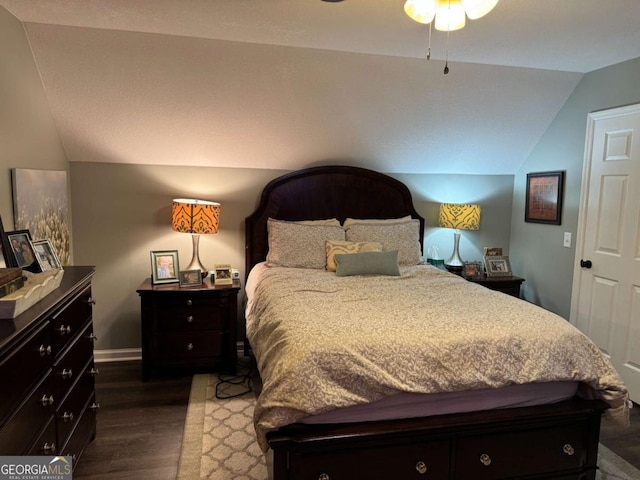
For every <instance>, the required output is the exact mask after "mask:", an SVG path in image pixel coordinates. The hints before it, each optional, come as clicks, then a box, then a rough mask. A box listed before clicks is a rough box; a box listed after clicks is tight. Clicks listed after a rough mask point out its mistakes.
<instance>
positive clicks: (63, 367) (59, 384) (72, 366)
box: [53, 323, 93, 401]
mask: <svg viewBox="0 0 640 480" xmlns="http://www.w3.org/2000/svg"><path fill="white" fill-rule="evenodd" d="M92 332H93V324H91V323H90V324H88V325H87V326H86V327H85V329H84V330H83V331H82V332H81V333H80V334H79V335H77V336H76V338H75V339H74V341H73V343H72V344H71V346H70V348H69V349H67V350H66V351H65V352H64V354H63V356H62V357H60V358H59V359H58V360H56V362H55V364H54V366H53V374H54V376H55V379H56V398H58V399H60V400H61V401H62V399H63V398H64V396H65V395H66V394H67V391H68V390H69V388H71V385H73V382H75V380H76V378H78V376H80V375H82V374H83V369H84V367H85V365H87V363H88V362H89V361H90V360H91V359H92V358H93V340H92V339H91V338H90V335H91V333H92Z"/></svg>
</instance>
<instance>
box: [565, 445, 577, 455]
mask: <svg viewBox="0 0 640 480" xmlns="http://www.w3.org/2000/svg"><path fill="white" fill-rule="evenodd" d="M562 451H563V452H564V453H566V454H567V455H569V456H571V455H573V454H574V453H576V451H575V450H574V449H573V447H572V446H571V444H569V443H567V444H565V446H564V447H562Z"/></svg>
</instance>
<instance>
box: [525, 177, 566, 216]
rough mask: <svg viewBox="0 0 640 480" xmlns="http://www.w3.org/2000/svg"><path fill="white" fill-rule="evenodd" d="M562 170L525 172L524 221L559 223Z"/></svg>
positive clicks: (562, 185)
mask: <svg viewBox="0 0 640 480" xmlns="http://www.w3.org/2000/svg"><path fill="white" fill-rule="evenodd" d="M563 187H564V171H556V172H535V173H528V174H527V190H526V201H525V208H524V221H525V222H528V223H547V224H551V225H560V224H561V222H562V190H563Z"/></svg>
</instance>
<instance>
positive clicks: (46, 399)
mask: <svg viewBox="0 0 640 480" xmlns="http://www.w3.org/2000/svg"><path fill="white" fill-rule="evenodd" d="M40 403H42V406H43V407H46V406H48V405H53V395H49V396H48V397H47V394H46V393H45V394H44V395H42V398H41V399H40Z"/></svg>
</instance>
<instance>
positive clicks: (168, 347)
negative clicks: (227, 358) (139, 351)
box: [155, 332, 225, 359]
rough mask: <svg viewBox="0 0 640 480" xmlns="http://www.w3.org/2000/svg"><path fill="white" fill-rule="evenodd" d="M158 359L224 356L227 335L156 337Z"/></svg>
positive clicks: (183, 334) (210, 333) (200, 334)
mask: <svg viewBox="0 0 640 480" xmlns="http://www.w3.org/2000/svg"><path fill="white" fill-rule="evenodd" d="M155 340H156V348H155V351H156V352H157V358H159V359H161V358H162V359H189V358H204V357H211V358H213V357H220V356H222V355H223V352H224V350H223V346H224V340H225V334H224V333H222V332H200V333H198V334H191V333H173V334H171V335H158V336H157V337H156V339H155Z"/></svg>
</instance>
